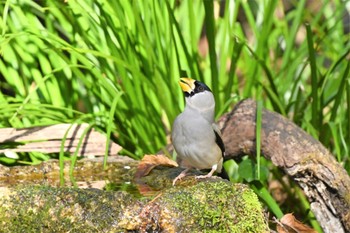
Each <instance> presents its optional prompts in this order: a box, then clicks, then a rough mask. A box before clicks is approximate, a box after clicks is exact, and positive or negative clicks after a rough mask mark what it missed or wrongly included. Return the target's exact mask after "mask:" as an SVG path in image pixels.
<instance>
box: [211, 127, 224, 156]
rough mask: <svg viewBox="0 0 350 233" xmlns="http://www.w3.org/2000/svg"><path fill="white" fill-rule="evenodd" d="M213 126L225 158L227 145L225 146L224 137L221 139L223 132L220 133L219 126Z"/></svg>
mask: <svg viewBox="0 0 350 233" xmlns="http://www.w3.org/2000/svg"><path fill="white" fill-rule="evenodd" d="M212 126H213V130H214V133H215V141H216V144H217V145H218V146H219V147H220V149H221V152H222V157H225V145H224V142H223V141H222V137H221V132H220V129H219V126H218V125H217V124H215V123H213V124H212Z"/></svg>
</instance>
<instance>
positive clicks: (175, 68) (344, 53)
mask: <svg viewBox="0 0 350 233" xmlns="http://www.w3.org/2000/svg"><path fill="white" fill-rule="evenodd" d="M312 2H313V1H306V0H300V1H290V2H289V4H290V5H288V6H287V5H283V4H282V1H278V0H264V1H254V0H248V1H243V0H242V1H240V0H237V1H209V0H208V1H199V0H197V1H190V0H188V1H187V0H186V1H185V0H184V1H175V0H166V1H165V0H164V1H156V0H149V1H136V0H134V1H126V0H120V1H117V0H115V1H107V0H106V1H104V0H76V1H73V0H68V1H57V0H53V1H50V0H47V1H44V0H43V1H29V0H28V1H27V0H7V1H4V0H3V1H1V4H0V9H1V12H2V15H1V17H0V25H1V27H0V33H1V37H0V52H1V57H0V88H1V94H0V127H16V128H21V127H29V126H37V125H47V124H54V123H61V122H87V123H89V124H91V125H92V126H93V127H95V128H98V129H99V130H101V131H102V132H112V134H111V137H112V140H115V141H116V142H117V143H118V144H120V145H121V146H123V147H124V148H125V149H124V153H125V154H127V155H129V156H132V157H134V158H141V157H142V156H143V154H144V153H154V152H156V151H158V150H160V149H161V148H163V147H164V146H165V145H166V143H167V141H166V136H167V135H168V133H169V132H170V131H171V124H172V122H173V120H174V119H175V117H176V115H177V114H178V113H179V112H180V111H181V109H182V108H183V105H184V104H183V96H182V93H181V91H180V88H179V87H178V84H177V81H178V79H179V77H181V76H182V75H183V74H184V73H183V71H185V72H186V73H187V75H188V76H190V77H193V78H195V79H199V80H201V81H204V82H205V83H207V84H208V85H209V86H210V87H211V89H212V90H213V92H214V95H215V97H216V101H217V108H216V109H217V116H218V117H219V116H220V115H222V114H223V113H225V112H227V111H228V110H229V109H231V108H232V104H234V103H235V102H237V101H239V100H240V99H243V98H247V97H251V98H254V99H256V100H258V102H259V103H261V104H262V105H264V107H266V108H268V109H271V110H273V111H276V112H279V113H281V114H283V115H284V116H286V117H288V118H290V119H292V120H293V121H294V122H295V123H296V124H298V125H299V126H301V127H302V128H303V129H305V130H306V131H307V132H308V133H310V134H311V135H312V136H313V137H315V138H317V139H319V140H320V141H321V142H322V143H323V144H324V145H325V146H326V147H327V148H329V150H330V151H332V152H333V154H334V155H335V156H336V158H337V160H338V161H339V162H341V163H342V164H343V165H344V166H345V168H346V169H347V170H348V171H349V165H350V163H349V146H350V106H349V105H350V71H349V70H350V63H349V59H350V55H349V50H350V42H349V35H350V34H349V31H350V25H349V16H348V15H349V14H348V12H349V8H350V3H349V1H340V0H334V1H329V0H322V1H320V2H318V3H317V4H316V5H317V8H316V9H315V4H313V3H312ZM346 9H348V11H347V10H346ZM206 43H207V47H205V46H204V48H206V49H205V50H204V51H203V49H202V48H203V46H202V45H203V44H206ZM199 44H200V45H201V46H199ZM48 158H49V157H48V155H43V154H39V153H30V154H29V157H28V156H27V155H22V154H21V155H19V160H25V159H26V160H29V161H32V162H35V161H38V160H45V159H48ZM0 161H1V162H3V163H7V164H10V163H13V162H16V161H17V160H16V159H15V160H14V159H10V158H7V157H5V156H4V155H0Z"/></svg>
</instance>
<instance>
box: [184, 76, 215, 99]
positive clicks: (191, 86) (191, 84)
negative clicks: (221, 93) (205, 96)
mask: <svg viewBox="0 0 350 233" xmlns="http://www.w3.org/2000/svg"><path fill="white" fill-rule="evenodd" d="M179 83H180V86H181V89H182V91H183V92H184V93H185V96H186V97H191V96H194V95H195V94H197V93H201V92H204V91H209V92H211V90H210V88H209V87H208V86H207V85H205V84H204V83H202V82H200V81H197V80H194V79H191V78H181V79H180V81H179Z"/></svg>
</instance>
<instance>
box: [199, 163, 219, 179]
mask: <svg viewBox="0 0 350 233" xmlns="http://www.w3.org/2000/svg"><path fill="white" fill-rule="evenodd" d="M217 168H218V165H217V164H214V165H213V166H212V167H211V171H210V172H209V173H208V174H206V175H202V176H196V179H203V178H209V177H211V176H212V175H213V174H214V172H215V171H216V169H217Z"/></svg>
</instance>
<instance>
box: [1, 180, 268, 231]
mask: <svg viewBox="0 0 350 233" xmlns="http://www.w3.org/2000/svg"><path fill="white" fill-rule="evenodd" d="M0 206H1V208H0V229H1V232H129V231H131V232H268V226H267V223H266V221H265V219H264V215H263V211H262V207H261V205H260V203H259V201H258V198H257V197H256V195H255V194H254V192H253V191H252V190H250V189H249V188H248V187H247V186H246V185H242V184H232V183H230V182H226V181H223V180H221V179H218V178H216V179H215V178H212V179H207V180H205V181H200V182H195V183H194V184H193V185H188V186H182V185H180V186H176V187H171V186H169V187H168V188H165V189H164V190H162V191H159V192H158V193H157V194H156V195H155V196H152V197H141V198H140V197H139V196H135V195H134V194H131V193H127V192H124V191H103V190H98V189H76V188H53V187H48V186H18V187H17V188H14V189H11V190H10V193H8V195H4V196H2V197H1V198H0Z"/></svg>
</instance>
